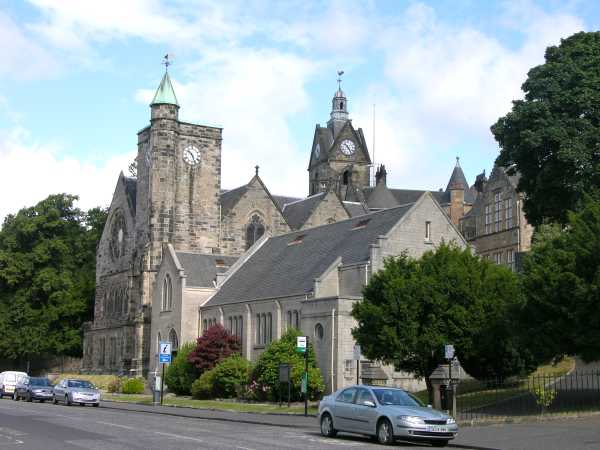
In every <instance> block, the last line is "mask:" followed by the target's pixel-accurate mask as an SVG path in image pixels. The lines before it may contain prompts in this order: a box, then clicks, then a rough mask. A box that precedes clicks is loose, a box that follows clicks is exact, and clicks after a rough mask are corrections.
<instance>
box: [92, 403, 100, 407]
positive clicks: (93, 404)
mask: <svg viewBox="0 0 600 450" xmlns="http://www.w3.org/2000/svg"><path fill="white" fill-rule="evenodd" d="M92 406H95V407H96V408H97V407H98V406H100V403H92Z"/></svg>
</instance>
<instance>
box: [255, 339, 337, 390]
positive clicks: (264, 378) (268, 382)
mask: <svg viewBox="0 0 600 450" xmlns="http://www.w3.org/2000/svg"><path fill="white" fill-rule="evenodd" d="M298 336H300V332H299V331H298V330H295V329H290V330H288V331H287V332H286V333H285V334H284V335H283V336H282V337H281V339H279V340H278V341H274V342H272V343H271V345H269V347H267V349H266V350H265V351H264V352H263V353H262V355H260V358H259V359H258V361H257V363H256V367H255V368H254V371H253V374H252V379H253V380H254V381H255V386H256V388H255V389H256V393H257V395H258V396H259V397H263V398H268V399H270V400H277V398H278V395H279V364H283V363H289V364H291V366H292V374H291V375H292V377H291V381H292V388H291V397H292V400H300V399H301V398H303V396H302V395H303V394H302V393H301V392H300V388H301V383H302V376H303V374H304V355H303V354H301V353H298V352H296V338H297V337H298ZM308 368H309V369H308V397H309V398H310V399H311V400H315V399H318V398H320V396H321V394H322V393H323V391H324V390H325V384H324V382H323V376H322V375H321V371H320V370H319V369H318V367H317V365H316V358H315V351H314V348H313V346H312V345H311V344H309V346H308ZM286 395H287V394H286Z"/></svg>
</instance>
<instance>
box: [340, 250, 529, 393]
mask: <svg viewBox="0 0 600 450" xmlns="http://www.w3.org/2000/svg"><path fill="white" fill-rule="evenodd" d="M363 294H364V300H362V301H360V302H357V303H355V304H354V306H353V310H352V315H353V316H354V318H355V319H356V320H357V321H358V326H357V327H356V328H355V329H354V330H353V331H352V334H353V336H354V338H355V339H356V340H357V342H358V343H359V344H360V345H361V349H362V351H363V353H364V354H365V356H367V357H368V358H370V359H373V360H381V361H383V362H385V363H388V364H394V365H395V366H396V367H398V368H399V369H401V370H405V371H408V372H412V373H414V374H415V375H416V376H418V377H421V378H425V380H426V383H427V386H428V389H429V391H430V393H431V385H430V383H429V375H430V374H431V372H433V370H434V369H435V368H436V367H437V365H438V364H439V363H441V362H442V361H443V348H444V344H453V345H454V346H455V348H456V355H457V357H458V358H459V360H460V361H461V363H462V365H463V367H464V368H465V370H466V371H467V372H468V373H470V374H471V375H473V376H475V377H478V378H486V377H492V376H494V377H506V376H509V375H513V374H516V373H521V372H526V371H530V370H532V369H533V367H532V361H531V357H530V355H529V354H528V352H527V350H526V349H524V348H523V346H522V345H521V342H520V339H519V337H518V336H515V334H514V324H515V321H516V320H515V317H518V314H519V311H520V308H521V307H522V305H523V296H522V294H521V290H520V286H519V281H518V278H517V275H515V274H514V273H512V272H511V271H510V270H509V269H507V268H505V267H501V266H497V265H494V264H492V263H490V262H488V261H484V260H481V259H480V258H479V257H477V256H475V255H473V254H472V253H471V251H470V250H469V249H464V250H462V249H460V248H458V247H456V246H454V245H448V244H442V245H441V246H440V247H439V248H438V249H437V250H436V251H431V252H427V253H425V254H424V255H423V256H422V258H421V259H419V260H416V259H413V258H410V257H409V256H408V255H406V254H404V255H401V256H399V257H396V258H388V259H387V260H386V261H385V263H384V269H383V270H381V271H379V272H377V273H376V274H374V275H373V277H372V278H371V280H370V282H369V284H368V285H367V286H366V287H365V289H364V292H363Z"/></svg>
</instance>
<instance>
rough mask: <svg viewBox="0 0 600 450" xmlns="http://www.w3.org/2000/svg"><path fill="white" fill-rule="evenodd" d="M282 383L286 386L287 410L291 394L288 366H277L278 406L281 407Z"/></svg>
mask: <svg viewBox="0 0 600 450" xmlns="http://www.w3.org/2000/svg"><path fill="white" fill-rule="evenodd" d="M282 383H287V386H288V395H287V404H288V408H289V407H290V397H291V395H290V393H291V376H290V365H289V364H287V363H285V364H279V406H281V398H282V397H283V395H281V384H282Z"/></svg>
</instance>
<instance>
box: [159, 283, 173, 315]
mask: <svg viewBox="0 0 600 450" xmlns="http://www.w3.org/2000/svg"><path fill="white" fill-rule="evenodd" d="M161 309H162V310H163V311H170V310H171V309H173V283H171V277H170V276H169V274H166V275H165V279H164V280H163V289H162V305H161Z"/></svg>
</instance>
